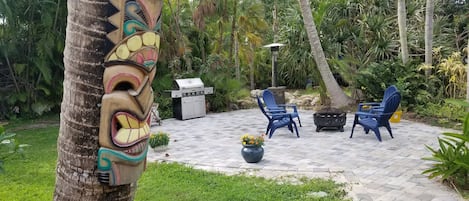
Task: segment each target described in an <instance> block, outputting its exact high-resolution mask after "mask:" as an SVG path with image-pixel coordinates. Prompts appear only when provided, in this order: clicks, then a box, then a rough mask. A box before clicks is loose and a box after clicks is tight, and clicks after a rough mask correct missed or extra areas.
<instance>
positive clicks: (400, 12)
mask: <svg viewBox="0 0 469 201" xmlns="http://www.w3.org/2000/svg"><path fill="white" fill-rule="evenodd" d="M397 20H398V24H399V40H400V42H401V54H402V55H401V56H402V63H403V64H404V65H405V64H407V61H408V60H409V49H408V47H407V22H406V21H407V11H406V4H405V0H398V1H397Z"/></svg>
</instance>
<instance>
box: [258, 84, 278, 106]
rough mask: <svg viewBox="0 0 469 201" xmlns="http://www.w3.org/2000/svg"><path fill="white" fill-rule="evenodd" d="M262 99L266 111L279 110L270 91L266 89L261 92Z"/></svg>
mask: <svg viewBox="0 0 469 201" xmlns="http://www.w3.org/2000/svg"><path fill="white" fill-rule="evenodd" d="M262 99H263V100H264V103H265V106H266V107H267V109H269V110H270V109H279V106H278V105H277V102H275V96H274V94H273V93H272V92H271V91H270V90H268V89H266V90H264V92H262Z"/></svg>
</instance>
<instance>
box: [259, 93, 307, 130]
mask: <svg viewBox="0 0 469 201" xmlns="http://www.w3.org/2000/svg"><path fill="white" fill-rule="evenodd" d="M257 105H258V106H259V109H261V112H262V114H264V116H265V117H267V119H268V120H269V124H268V125H267V130H266V132H265V133H266V134H267V133H268V134H269V138H271V137H272V135H273V134H274V132H275V130H276V129H277V128H281V127H285V126H287V127H288V130H290V132H292V133H293V128H295V132H296V136H297V137H300V135H299V133H298V128H297V127H296V123H295V121H293V117H292V115H291V113H283V112H274V113H271V112H268V111H266V110H265V109H264V104H263V103H262V101H261V99H260V98H259V96H257Z"/></svg>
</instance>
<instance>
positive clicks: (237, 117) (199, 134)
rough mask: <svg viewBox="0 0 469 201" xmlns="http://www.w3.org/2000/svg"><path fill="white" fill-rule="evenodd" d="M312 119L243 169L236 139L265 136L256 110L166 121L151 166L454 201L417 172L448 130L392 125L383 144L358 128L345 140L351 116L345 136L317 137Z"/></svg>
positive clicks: (361, 196) (271, 142) (376, 195)
mask: <svg viewBox="0 0 469 201" xmlns="http://www.w3.org/2000/svg"><path fill="white" fill-rule="evenodd" d="M313 113H314V111H309V110H300V116H301V121H302V124H303V127H298V129H299V132H300V138H297V137H296V135H295V134H293V133H290V132H289V131H288V130H287V129H286V128H281V129H278V130H277V131H276V132H275V133H274V135H273V137H272V138H271V139H266V143H265V146H264V149H265V154H264V158H263V159H262V161H261V162H259V163H255V164H249V163H246V162H245V161H244V160H243V158H242V156H241V154H240V150H241V148H242V146H241V144H240V137H241V135H243V134H245V133H250V134H261V133H264V132H265V127H266V125H267V119H266V118H265V117H264V116H263V115H262V113H261V112H260V110H259V109H247V110H238V111H232V112H224V113H216V114H215V113H212V114H208V115H207V116H205V117H203V118H196V119H191V120H185V121H180V120H176V119H166V120H163V122H162V125H161V126H154V127H152V131H153V132H156V131H165V132H168V133H170V136H171V142H170V144H169V149H168V150H167V151H166V152H164V153H157V152H154V151H153V150H150V151H149V153H148V159H149V161H150V162H151V161H170V162H179V163H185V164H188V165H190V166H193V167H194V168H201V169H205V170H209V171H218V172H224V173H227V174H236V173H241V172H244V173H246V174H250V175H258V176H264V177H271V178H279V177H282V176H285V175H296V176H302V175H304V176H308V177H323V178H324V177H326V178H332V179H334V180H336V181H338V182H343V183H346V184H347V185H346V186H347V187H346V190H347V191H348V192H349V196H350V197H352V198H353V200H383V201H393V200H396V201H397V200H399V201H400V200H405V201H414V200H415V201H417V200H422V201H427V200H428V201H453V200H463V199H462V198H461V197H460V196H459V195H457V194H456V193H455V192H454V191H452V190H451V189H449V188H448V187H446V186H444V185H443V184H441V183H439V182H438V181H436V180H429V179H428V178H427V177H425V176H424V175H422V174H421V172H422V171H423V170H424V169H426V168H427V167H429V164H430V162H428V161H423V160H421V158H422V157H426V156H430V152H429V151H428V150H426V149H425V146H424V145H425V144H427V145H430V146H433V147H436V146H437V144H438V143H437V137H438V136H439V135H441V133H442V132H444V131H449V129H444V128H439V127H434V126H429V125H426V124H422V123H417V122H412V121H407V120H401V122H400V123H393V124H392V125H391V127H392V131H393V134H394V139H391V137H390V136H389V134H388V132H387V130H386V129H385V128H381V133H382V134H381V135H382V138H383V142H381V143H380V142H379V141H378V140H377V139H376V137H375V135H374V134H373V133H372V132H370V134H368V135H366V134H365V133H364V131H363V129H362V128H361V127H360V126H357V127H356V128H355V132H354V136H353V138H351V139H350V138H349V136H350V132H351V126H352V122H353V114H347V124H346V125H345V132H340V131H321V132H319V133H317V132H315V128H316V127H315V125H314V120H313Z"/></svg>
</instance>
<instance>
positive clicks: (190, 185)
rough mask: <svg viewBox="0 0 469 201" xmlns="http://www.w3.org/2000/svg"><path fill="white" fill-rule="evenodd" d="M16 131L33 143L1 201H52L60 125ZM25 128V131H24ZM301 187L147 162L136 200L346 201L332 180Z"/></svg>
mask: <svg viewBox="0 0 469 201" xmlns="http://www.w3.org/2000/svg"><path fill="white" fill-rule="evenodd" d="M12 127H15V128H14V129H13V130H15V133H16V134H17V139H18V140H19V141H20V143H25V144H30V145H31V146H30V147H26V148H25V149H26V151H25V156H24V158H23V157H20V156H19V155H15V156H13V157H10V158H9V159H7V160H6V161H5V164H4V168H5V171H6V172H5V173H4V174H0V200H8V201H15V200H18V201H27V200H31V201H33V200H34V201H37V200H51V199H52V196H53V192H54V185H55V165H56V160H57V150H56V149H57V135H58V129H59V128H58V126H57V125H54V126H46V127H44V128H37V127H36V128H29V129H24V128H25V127H24V125H22V124H21V123H14V124H10V125H8V126H7V131H10V132H11V130H12ZM21 129H22V130H21ZM301 180H302V184H300V185H293V184H280V182H276V181H274V180H269V179H264V178H258V177H248V176H243V175H239V176H227V175H223V174H219V173H212V172H206V171H202V170H196V169H193V168H190V167H186V166H184V165H180V164H167V163H149V164H148V168H147V170H146V171H145V172H144V174H143V176H142V177H141V179H140V180H139V182H138V190H137V193H136V197H135V200H139V201H143V200H152V201H153V200H165V201H166V200H172V201H179V200H183V201H184V200H193V201H197V200H201V201H202V200H203V201H207V200H214V201H215V200H217V201H219V200H243V201H244V200H344V199H345V198H344V197H345V195H346V193H345V191H344V190H343V188H342V186H341V185H340V184H336V183H334V182H333V181H330V180H321V179H306V178H302V179H301ZM317 191H324V192H327V193H328V196H327V197H323V198H314V197H311V196H308V194H310V193H311V192H317Z"/></svg>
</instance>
